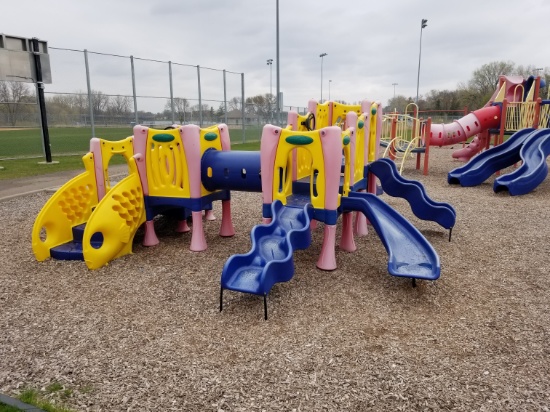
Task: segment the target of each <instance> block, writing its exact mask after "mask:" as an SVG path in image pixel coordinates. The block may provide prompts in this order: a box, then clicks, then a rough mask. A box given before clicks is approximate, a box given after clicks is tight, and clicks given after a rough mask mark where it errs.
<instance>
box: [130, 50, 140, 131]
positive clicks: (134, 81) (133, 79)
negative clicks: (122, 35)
mask: <svg viewBox="0 0 550 412" xmlns="http://www.w3.org/2000/svg"><path fill="white" fill-rule="evenodd" d="M130 66H131V67H132V94H133V96H134V116H135V121H136V125H137V124H139V117H138V108H137V95H136V74H135V70H134V56H130Z"/></svg>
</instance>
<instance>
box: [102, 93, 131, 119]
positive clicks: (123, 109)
mask: <svg viewBox="0 0 550 412" xmlns="http://www.w3.org/2000/svg"><path fill="white" fill-rule="evenodd" d="M130 106H131V99H130V97H128V96H120V95H117V96H112V97H111V98H110V99H109V102H108V104H107V111H108V112H109V113H110V114H112V115H113V116H124V115H126V114H128V113H130Z"/></svg>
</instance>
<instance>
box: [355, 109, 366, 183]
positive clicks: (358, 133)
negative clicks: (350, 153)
mask: <svg viewBox="0 0 550 412" xmlns="http://www.w3.org/2000/svg"><path fill="white" fill-rule="evenodd" d="M365 128H366V124H365V114H364V113H363V114H361V115H360V116H359V117H358V119H357V126H356V128H355V165H354V167H353V181H354V182H358V181H359V180H361V179H362V178H363V171H364V168H365V149H366V146H365V145H366V141H365V140H366V139H365V137H366V136H365Z"/></svg>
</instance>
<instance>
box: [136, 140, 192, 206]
mask: <svg viewBox="0 0 550 412" xmlns="http://www.w3.org/2000/svg"><path fill="white" fill-rule="evenodd" d="M147 149H148V152H147V155H146V157H145V159H146V167H147V183H148V185H149V195H150V196H161V197H183V198H189V197H190V188H189V177H188V176H189V174H188V169H187V159H186V157H185V149H184V147H183V143H182V141H181V137H180V134H179V131H178V129H170V130H155V129H149V130H148V135H147Z"/></svg>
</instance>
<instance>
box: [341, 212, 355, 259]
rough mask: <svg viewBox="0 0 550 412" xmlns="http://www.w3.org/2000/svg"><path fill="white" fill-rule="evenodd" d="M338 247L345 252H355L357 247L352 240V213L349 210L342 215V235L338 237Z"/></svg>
mask: <svg viewBox="0 0 550 412" xmlns="http://www.w3.org/2000/svg"><path fill="white" fill-rule="evenodd" d="M340 249H342V250H345V251H346V252H355V251H356V250H357V247H356V246H355V241H354V240H353V214H352V213H351V212H348V213H344V214H343V215H342V237H341V239H340Z"/></svg>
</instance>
